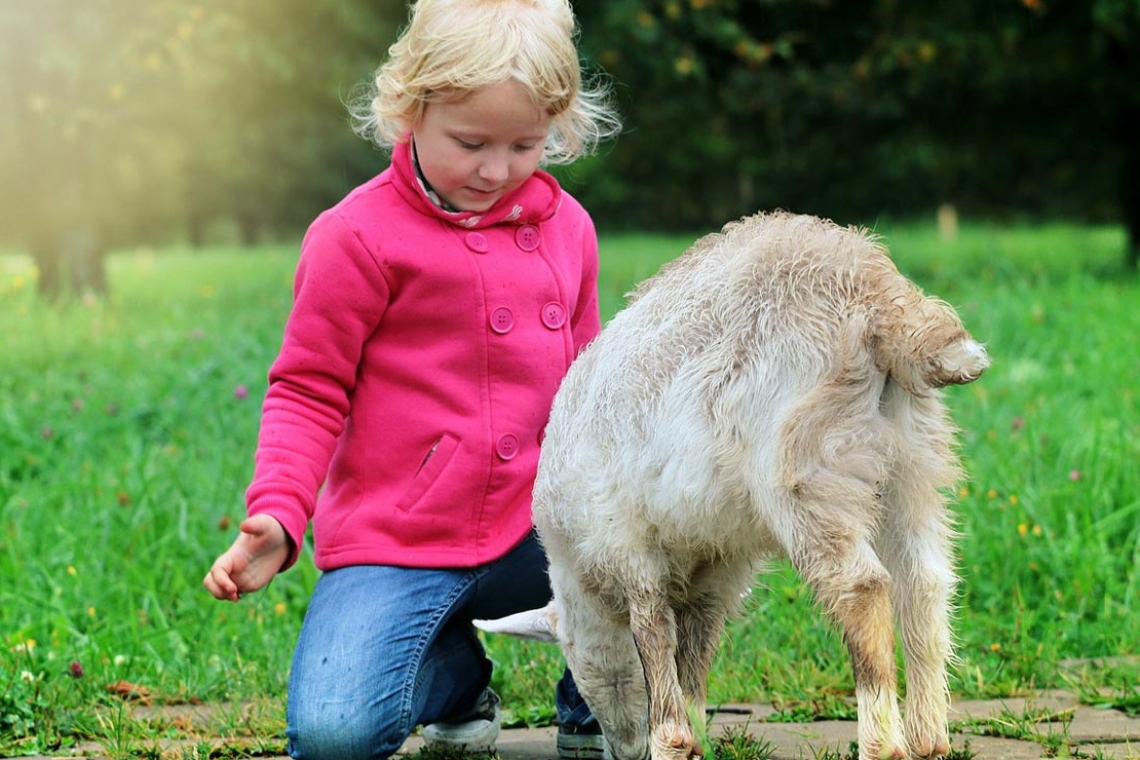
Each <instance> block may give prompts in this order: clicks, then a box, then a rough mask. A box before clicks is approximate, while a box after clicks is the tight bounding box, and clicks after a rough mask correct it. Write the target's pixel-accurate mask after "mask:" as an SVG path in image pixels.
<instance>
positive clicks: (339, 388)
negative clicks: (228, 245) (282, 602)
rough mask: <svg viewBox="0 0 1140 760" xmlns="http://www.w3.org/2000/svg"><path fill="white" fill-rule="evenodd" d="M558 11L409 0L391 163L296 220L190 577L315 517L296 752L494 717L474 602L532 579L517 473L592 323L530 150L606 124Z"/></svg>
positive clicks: (576, 149) (553, 191) (278, 553)
mask: <svg viewBox="0 0 1140 760" xmlns="http://www.w3.org/2000/svg"><path fill="white" fill-rule="evenodd" d="M575 33H576V30H575V21H574V18H573V15H572V12H571V9H570V5H569V2H568V1H567V0H420V1H419V2H417V3H415V4H414V6H413V7H412V9H411V19H410V24H409V26H408V27H407V28H406V29H405V30H404V32H403V33H402V35H401V37H400V39H399V40H398V41H397V42H396V43H395V44H394V45H393V46H392V48H391V49H390V50H389V59H388V61H387V62H386V63H385V64H384V65H383V66H382V67H381V68H380V69H379V71H378V72H377V76H376V87H375V92H374V97H373V98H372V99H371V101H370V103H369V104H368V108H367V109H365V110H364V113H363V120H362V124H361V131H362V132H364V133H366V134H367V135H368V136H370V137H372V138H373V139H375V140H376V141H377V142H378V143H380V144H381V145H382V146H384V147H390V148H391V153H392V158H391V165H390V167H389V168H388V169H387V170H385V171H384V172H383V173H381V174H380V175H379V176H377V177H376V178H374V179H372V180H371V181H369V182H367V183H365V184H364V185H362V186H360V187H358V188H356V189H355V190H353V191H352V192H351V193H349V195H348V196H347V197H346V198H345V199H344V200H342V201H341V202H340V203H338V204H337V205H336V206H335V207H333V208H332V209H330V210H329V211H326V212H325V213H323V214H322V215H321V216H320V217H318V218H317V220H316V221H315V222H314V223H313V225H312V226H311V227H310V229H309V231H308V233H307V235H306V236H305V239H304V242H303V243H302V248H301V257H300V261H299V263H298V267H297V274H296V281H295V286H294V306H293V311H292V313H291V315H290V317H289V320H288V323H287V324H286V327H285V334H284V340H283V345H282V348H281V352H280V354H279V355H278V357H277V359H276V360H275V361H274V363H273V366H272V367H271V369H270V372H269V382H270V384H269V390H268V393H267V395H266V398H265V403H264V408H263V418H262V424H261V432H260V435H259V440H258V447H257V453H256V467H255V471H254V476H253V482H252V484H251V485H250V487H249V490H248V491H247V493H246V500H247V506H248V513H249V516H248V518H247V519H246V520H245V521H244V522H243V523H242V525H241V532H240V534H239V535H238V537H237V539H236V540H235V541H234V543H233V545H232V546H231V547H230V548H229V549H228V550H227V551H226V552H225V553H223V554H222V555H221V556H220V557H218V559H217V560H216V561H215V562H214V564H213V566H212V567H211V568H210V571H209V573H208V574H207V575H206V578H205V581H204V583H205V585H206V587H207V588H208V589H209V591H210V593H212V594H213V595H214V596H215V597H217V598H218V599H225V600H230V601H236V600H237V599H238V598H239V597H240V595H241V594H245V593H249V592H252V591H256V590H258V589H260V588H262V587H264V586H265V585H266V584H267V583H268V582H269V581H270V580H271V579H272V577H273V576H274V575H275V574H276V573H278V572H280V571H282V570H284V569H286V568H288V567H289V566H290V565H292V564H293V563H294V562H296V560H297V558H298V554H299V553H300V550H301V546H302V541H303V538H304V534H305V530H306V527H307V524H308V522H309V521H310V520H311V521H312V523H313V541H314V545H315V561H316V564H317V566H318V567H319V568H320V569H321V570H322V571H323V573H322V575H321V577H320V579H319V580H318V582H317V584H316V588H315V590H314V593H313V597H312V600H311V602H310V605H309V608H308V612H307V614H306V616H305V621H304V624H303V627H302V630H301V634H300V639H299V641H298V643H297V648H296V652H295V654H294V659H293V666H292V670H291V673H290V680H289V702H288V730H287V733H288V738H289V752H290V754H291V755H292V756H293V757H296V758H363V757H379V758H383V757H388V756H390V755H391V754H393V753H394V752H395V751H396V750H397V749H399V747H400V746H401V745H402V744H403V743H404V741H405V740H406V739H407V737H408V736H409V735H410V734H411V732H412V730H413V729H414V728H415V726H416V725H418V724H423V725H424V726H425V727H424V730H423V733H424V736H425V738H426V740H427V741H429V742H437V743H441V744H450V745H460V744H462V745H466V746H467V747H468V748H469V749H486V748H490V747H492V746H493V745H494V742H495V739H496V737H497V736H498V732H499V700H498V697H497V696H496V695H495V693H494V692H493V691H491V689H490V688H489V683H490V680H491V664H490V662H489V660H488V659H487V657H486V655H485V653H484V651H483V647H482V645H481V644H480V642H479V639H478V638H477V637H476V635H475V633H474V630H473V628H472V626H471V622H470V621H471V620H472V619H473V618H496V617H500V616H502V615H505V614H509V613H511V612H516V611H521V610H524V609H528V608H533V607H537V606H541V605H543V604H545V603H546V602H547V601H548V600H549V597H550V587H549V582H548V579H547V576H546V558H545V556H544V554H543V552H542V549H541V547H540V546H539V544H538V542H537V540H536V538H535V535H534V533H533V529H532V526H531V487H532V485H533V482H534V477H535V472H536V468H537V463H538V454H539V445H540V443H541V441H542V430H543V426H544V425H545V423H546V419H547V415H548V413H549V410H550V404H551V401H552V399H553V396H554V393H555V390H556V389H557V388H558V385H559V382H560V381H561V379H562V377H563V375H564V373H565V372H566V370H567V368H568V367H569V365H570V362H571V361H572V360H573V359H574V357H575V356H576V355H577V354H578V352H579V351H580V350H581V349H582V348H583V346H585V345H586V344H587V343H588V342H589V341H590V340H591V339H592V338H593V337H594V336H595V335H596V334H597V333H598V331H599V329H600V318H599V313H598V302H597V282H596V278H597V273H598V261H597V240H596V237H595V233H594V228H593V224H592V222H591V220H590V218H589V216H588V215H587V214H586V212H585V211H584V210H583V209H582V207H581V206H580V205H579V204H578V203H577V202H576V201H575V200H574V199H573V198H571V197H570V196H569V195H568V194H566V193H565V192H563V191H562V190H561V188H560V187H559V186H558V184H557V182H556V181H555V180H554V179H553V178H552V177H551V176H550V175H548V174H546V173H545V172H543V171H540V170H539V169H538V167H539V165H540V164H542V163H544V162H547V163H558V162H569V161H572V160H573V159H575V158H577V157H579V156H581V155H584V154H587V153H589V152H590V151H592V150H593V149H594V147H595V146H596V145H597V143H598V142H599V141H600V140H602V139H605V138H607V137H610V136H612V135H613V134H615V133H616V131H617V129H618V126H619V125H618V120H617V116H616V114H615V113H614V112H613V110H612V109H611V107H610V106H609V104H608V99H607V93H606V91H605V88H604V87H590V86H588V85H586V84H584V83H583V82H582V78H581V72H580V67H579V59H578V54H577V50H576V48H575V45H574V35H575ZM322 486H323V488H322ZM318 492H319V495H318ZM556 706H557V709H558V715H559V721H560V724H561V725H560V728H559V742H558V744H559V754H560V755H561V756H564V757H566V756H569V757H574V756H581V757H583V758H587V757H599V758H600V757H601V754H602V747H601V735H600V731H599V730H598V729H597V724H596V722H594V721H593V719H592V716H590V713H589V708H588V707H587V706H586V705H585V704H584V703H582V701H581V698H580V697H579V696H578V694H577V690H576V689H575V688H574V684H573V680H572V679H571V678H570V674H569V673H567V674H566V675H565V676H564V677H563V679H562V681H561V682H560V683H559V685H558V689H557V697H556Z"/></svg>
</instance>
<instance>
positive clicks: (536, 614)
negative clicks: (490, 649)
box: [471, 602, 558, 642]
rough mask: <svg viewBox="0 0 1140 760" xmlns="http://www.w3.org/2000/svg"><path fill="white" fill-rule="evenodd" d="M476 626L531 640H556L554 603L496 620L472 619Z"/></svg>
mask: <svg viewBox="0 0 1140 760" xmlns="http://www.w3.org/2000/svg"><path fill="white" fill-rule="evenodd" d="M471 622H473V623H474V624H475V627H476V628H479V629H481V630H484V631H487V632H488V633H506V634H509V635H511V636H518V637H519V638H522V639H531V640H532V641H551V642H557V641H558V614H557V613H556V612H555V611H554V603H553V602H552V603H550V604H548V605H546V606H545V607H542V608H540V609H537V610H527V611H526V612H516V613H515V614H514V615H507V616H506V617H501V618H499V619H497V620H473V621H471Z"/></svg>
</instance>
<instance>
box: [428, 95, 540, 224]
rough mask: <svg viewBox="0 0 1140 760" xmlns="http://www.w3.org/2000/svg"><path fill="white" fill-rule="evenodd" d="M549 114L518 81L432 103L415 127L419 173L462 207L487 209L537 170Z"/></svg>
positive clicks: (442, 196) (463, 208)
mask: <svg viewBox="0 0 1140 760" xmlns="http://www.w3.org/2000/svg"><path fill="white" fill-rule="evenodd" d="M549 132H550V115H549V114H547V113H546V112H545V111H543V110H542V109H541V108H539V107H538V106H537V105H535V103H534V101H532V100H531V99H530V97H529V96H528V95H527V93H526V90H524V89H523V87H522V85H520V84H519V83H517V82H515V81H514V80H507V81H506V82H502V83H500V84H496V85H491V86H489V87H483V88H481V89H478V90H476V91H475V92H473V93H471V94H470V95H468V96H467V97H465V98H464V99H463V100H459V101H456V102H454V103H429V104H428V105H427V107H426V108H425V109H424V113H423V117H422V118H421V119H420V123H419V125H418V126H417V127H416V128H415V129H414V130H412V133H413V135H414V137H415V141H416V156H417V157H418V158H419V163H420V171H422V172H423V174H424V178H425V179H426V180H427V181H428V184H429V185H431V187H432V189H433V190H435V191H436V193H438V194H439V196H440V197H441V198H442V199H443V200H444V201H445V202H446V203H447V204H448V205H450V206H453V207H454V208H457V209H459V210H461V211H486V210H487V209H489V208H491V206H493V205H494V204H495V202H496V201H497V200H499V198H502V197H503V196H504V195H506V194H507V193H509V192H511V191H512V190H514V189H515V188H516V187H518V186H519V185H521V184H522V183H523V182H525V181H526V180H527V178H528V177H530V175H532V174H534V171H535V169H537V168H538V163H539V160H540V159H541V158H542V149H543V145H544V144H545V142H546V135H547V133H549Z"/></svg>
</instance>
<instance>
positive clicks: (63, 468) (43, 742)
mask: <svg viewBox="0 0 1140 760" xmlns="http://www.w3.org/2000/svg"><path fill="white" fill-rule="evenodd" d="M878 231H879V233H880V234H882V235H884V237H885V239H886V242H887V243H888V244H889V245H890V246H891V248H892V252H893V254H894V256H895V259H896V260H897V261H898V262H899V265H900V268H901V269H902V270H903V271H904V272H906V273H907V274H909V275H910V276H911V277H912V278H914V279H915V280H916V282H918V283H919V284H920V285H921V286H922V287H923V288H925V289H926V290H927V291H928V292H930V293H933V294H937V295H939V296H941V297H943V298H945V299H946V300H948V301H950V302H951V303H953V304H954V305H956V306H957V307H958V308H959V310H960V311H961V313H962V315H963V318H964V319H965V321H966V323H967V325H968V326H969V327H970V329H971V330H972V331H973V332H974V333H975V335H976V336H977V337H979V338H980V339H981V340H983V341H985V342H986V343H987V345H988V347H989V349H990V351H991V353H992V355H993V358H994V366H993V368H992V369H991V370H990V371H989V372H988V373H987V374H986V375H985V376H984V377H983V378H982V379H981V380H980V381H979V382H978V383H976V384H974V385H972V386H967V387H965V388H955V389H951V390H950V391H949V392H948V393H947V398H948V400H949V403H950V404H951V406H952V407H953V410H954V417H955V419H956V421H957V423H958V424H959V425H960V427H961V428H962V431H963V432H962V436H961V440H962V456H963V458H964V461H965V463H966V466H967V469H968V472H969V481H968V482H967V483H966V484H964V486H963V488H962V491H961V493H960V494H957V495H956V496H957V499H956V503H955V511H956V513H957V515H958V527H959V530H960V531H961V533H962V538H961V541H960V544H959V556H960V568H961V573H962V576H963V582H962V586H961V589H960V598H959V600H958V603H959V608H960V609H959V613H958V616H957V623H956V629H957V630H956V633H957V638H958V641H959V644H960V646H959V651H960V658H961V661H960V663H958V665H957V666H956V667H955V669H954V679H953V688H954V691H955V693H956V694H957V695H959V696H962V697H973V696H996V697H1000V696H1013V695H1018V694H1024V693H1027V692H1031V691H1032V690H1034V689H1040V688H1047V687H1056V686H1067V687H1071V688H1074V689H1078V690H1079V691H1080V693H1081V694H1082V695H1085V698H1086V699H1087V700H1088V701H1090V702H1099V703H1106V702H1107V703H1113V704H1120V705H1125V706H1134V705H1135V703H1136V692H1135V684H1136V683H1137V680H1138V679H1137V666H1136V664H1135V663H1136V659H1135V657H1133V659H1132V660H1128V659H1123V660H1113V661H1111V662H1110V664H1107V665H1104V666H1103V667H1096V666H1087V667H1073V666H1068V667H1062V664H1063V663H1064V662H1065V661H1067V660H1070V659H1075V658H1094V657H1095V658H1109V657H1116V656H1118V655H1125V656H1135V655H1137V654H1140V652H1138V648H1140V643H1138V642H1137V640H1136V638H1135V635H1134V626H1135V621H1136V620H1137V619H1140V609H1138V605H1140V599H1138V595H1140V572H1138V570H1140V467H1138V466H1137V462H1138V461H1140V409H1138V405H1140V401H1138V399H1137V393H1136V388H1137V384H1136V378H1137V377H1138V376H1140V352H1138V351H1137V350H1136V348H1135V346H1134V343H1135V340H1136V337H1137V335H1140V311H1138V310H1137V308H1136V304H1138V303H1140V282H1138V280H1137V278H1136V277H1135V276H1129V275H1126V274H1125V273H1124V272H1122V271H1121V269H1120V264H1119V263H1118V262H1119V261H1120V260H1121V259H1122V254H1121V250H1122V247H1123V235H1122V233H1121V231H1120V230H1118V229H1115V228H1087V227H1075V226H1062V225H1057V226H1050V227H1024V228H1013V229H996V228H987V227H970V226H967V227H965V228H964V229H963V230H962V232H961V234H960V236H959V238H958V239H957V240H956V241H953V242H943V241H941V240H939V239H938V237H937V234H936V232H935V231H934V230H933V229H932V228H931V229H926V228H924V227H919V226H914V225H897V226H892V225H889V224H885V223H884V224H880V225H879V229H878ZM692 239H693V236H684V237H662V236H644V235H631V236H612V237H605V238H603V240H602V256H603V273H602V281H601V283H600V291H601V297H602V305H603V310H604V313H605V315H606V316H607V317H608V316H610V315H612V314H613V313H614V311H616V310H617V309H618V308H619V306H620V304H621V303H622V297H623V294H624V293H626V292H627V291H628V290H629V289H630V288H631V287H632V286H633V284H634V283H635V282H636V281H637V280H640V279H642V278H644V277H646V276H648V275H650V274H652V273H653V272H654V271H655V270H656V269H657V267H658V266H659V264H660V263H661V262H663V261H664V260H666V259H669V258H672V257H673V256H675V255H677V254H679V253H680V252H681V251H682V250H683V249H684V248H685V247H686V246H687V244H688V243H689V242H691V240H692ZM294 259H295V246H294V245H281V246H267V247H262V248H258V249H254V250H250V249H212V250H208V251H202V252H195V251H187V250H164V251H161V252H159V253H155V252H153V251H145V250H144V251H127V252H123V253H120V254H118V255H116V256H114V257H113V258H112V259H111V262H110V282H111V293H110V295H109V296H108V297H107V298H106V299H103V300H88V301H87V302H77V303H75V304H72V305H68V306H52V305H49V304H45V303H42V302H40V301H39V300H38V299H36V298H35V297H34V294H33V291H34V272H33V271H32V270H31V269H30V264H29V263H28V261H27V260H26V259H23V258H20V257H16V256H0V756H3V755H17V754H29V753H37V752H41V753H42V752H54V751H60V750H65V749H67V748H68V747H70V746H72V745H74V744H75V743H77V742H84V741H93V742H95V743H96V744H97V745H99V746H101V747H103V748H104V750H105V752H106V754H108V755H110V756H116V757H126V756H138V755H139V754H147V753H148V752H151V751H153V747H154V742H155V740H156V739H157V738H160V737H166V736H170V735H177V734H179V732H181V735H183V736H196V735H197V734H195V733H194V732H193V731H190V730H189V729H186V727H182V728H179V727H178V726H170V725H155V724H154V723H148V722H141V721H137V720H133V719H132V718H131V717H130V716H129V714H126V713H124V710H123V701H122V697H121V696H117V695H114V694H112V693H110V692H109V691H108V690H107V687H108V685H110V684H114V683H116V682H119V681H124V682H127V683H129V684H135V685H138V686H140V687H145V689H147V693H148V695H149V698H150V699H151V700H153V701H155V702H196V701H207V702H216V701H221V700H258V704H260V705H262V707H261V709H260V712H259V714H258V717H257V718H256V719H248V718H245V717H241V716H236V715H235V716H231V718H230V719H229V720H228V721H223V722H225V723H226V725H218V726H210V727H208V728H209V730H210V731H212V732H214V733H219V732H221V733H223V734H224V733H226V732H232V734H233V735H235V736H236V735H239V734H242V733H246V734H249V733H252V734H255V735H257V736H260V737H262V739H263V740H264V741H266V742H268V743H269V746H271V747H278V748H279V744H280V737H281V727H282V722H281V718H282V714H283V709H282V704H283V695H284V690H285V681H286V676H287V671H288V667H289V659H290V656H291V654H292V645H293V642H294V640H295V638H296V635H297V631H298V629H299V626H300V622H301V618H302V615H303V613H304V609H305V605H306V601H307V599H308V594H309V590H310V589H311V587H312V584H313V582H314V581H315V578H316V572H315V571H314V570H313V569H312V567H311V563H310V562H309V561H308V560H307V559H304V560H302V561H301V562H300V563H299V564H298V566H297V567H296V568H294V569H293V570H290V571H289V572H288V573H285V574H283V575H282V576H280V577H279V578H278V579H277V580H275V581H274V582H273V584H271V585H270V587H269V588H268V589H267V590H266V591H265V592H264V593H260V594H256V595H253V596H251V597H248V598H246V599H245V600H243V601H242V602H241V603H240V604H238V605H229V604H222V603H219V602H215V601H214V600H212V599H211V598H210V597H209V596H208V594H207V593H206V592H205V590H204V589H203V588H202V587H201V578H202V576H203V575H204V573H205V571H206V569H207V567H208V566H209V564H210V562H211V561H212V560H213V558H214V556H215V555H216V554H217V553H218V552H220V551H221V550H222V549H223V548H225V547H226V546H227V545H228V544H229V542H230V541H231V540H232V537H233V535H234V531H235V526H236V524H237V522H238V521H239V520H240V519H241V517H242V515H243V512H244V507H243V499H242V493H243V490H244V488H245V486H246V485H247V481H248V478H249V475H250V472H251V469H252V454H253V447H254V442H255V438H256V432H257V424H258V416H259V403H258V399H260V397H261V396H262V394H263V393H264V391H265V377H266V370H267V368H268V366H269V363H270V361H271V360H272V358H273V356H274V354H275V352H276V349H277V346H278V343H279V340H280V336H281V328H282V324H283V321H284V318H285V315H286V314H287V311H288V308H289V302H290V280H291V273H292V267H293V263H294ZM754 591H755V593H754V594H753V595H752V596H751V598H750V599H749V600H748V602H747V605H746V611H745V614H744V615H742V616H741V617H740V618H739V619H736V620H734V621H732V623H731V625H730V629H729V634H728V636H727V637H726V639H725V641H724V644H723V647H722V651H721V654H720V656H719V657H718V659H717V662H716V664H715V668H714V672H713V676H712V679H711V684H710V697H711V699H712V701H714V702H728V701H749V700H757V701H762V702H771V703H775V704H776V705H777V706H779V707H780V708H781V709H782V710H784V711H786V713H787V714H788V715H800V714H801V713H803V712H805V710H806V712H808V713H812V714H821V713H829V712H836V713H840V712H842V709H843V707H844V697H845V696H847V695H849V694H850V692H851V688H852V684H851V676H850V668H849V664H848V660H847V656H846V653H845V652H844V651H843V648H842V646H841V644H840V642H839V640H838V637H837V636H836V635H835V634H834V633H833V632H832V631H831V629H830V627H829V626H828V625H827V623H826V622H825V621H824V620H822V619H821V618H820V616H819V614H818V612H817V611H816V610H815V608H814V607H813V605H812V601H811V598H810V594H809V593H808V592H807V590H806V589H805V588H804V587H803V585H802V584H801V583H800V582H799V581H798V579H797V578H796V577H795V576H794V574H792V573H791V572H790V571H789V570H788V568H787V567H786V566H784V565H783V564H780V563H777V564H776V565H775V566H774V568H773V572H772V573H770V574H768V575H766V576H764V577H763V578H761V579H759V580H758V582H757V584H756V586H755V589H754ZM488 644H489V647H490V651H491V654H492V656H493V658H494V659H495V660H496V662H497V664H498V668H497V672H496V682H495V683H496V687H497V688H499V689H500V690H501V693H502V695H503V697H504V700H505V702H506V704H507V705H508V707H509V715H508V718H509V720H510V721H512V722H514V723H515V724H522V723H532V724H533V723H548V722H549V721H550V719H551V717H552V706H551V703H552V688H553V683H554V681H555V680H556V678H557V677H558V675H559V674H560V673H561V668H562V664H561V659H560V657H559V655H558V652H557V650H556V649H554V648H553V647H550V646H547V645H539V644H530V643H523V642H515V641H513V640H508V639H504V638H497V637H496V638H491V639H489V640H488ZM148 748H150V749H149V750H148Z"/></svg>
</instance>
